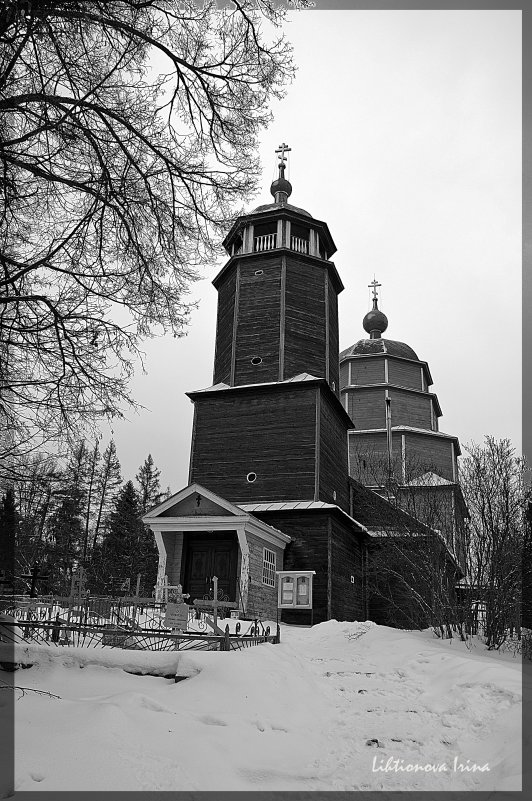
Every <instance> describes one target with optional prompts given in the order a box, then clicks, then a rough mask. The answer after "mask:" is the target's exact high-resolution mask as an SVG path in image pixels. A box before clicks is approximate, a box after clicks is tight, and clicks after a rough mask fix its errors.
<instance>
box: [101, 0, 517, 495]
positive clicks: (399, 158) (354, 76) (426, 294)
mask: <svg viewBox="0 0 532 801" xmlns="http://www.w3.org/2000/svg"><path fill="white" fill-rule="evenodd" d="M290 19H291V21H290V23H289V25H288V26H287V29H286V31H287V35H288V37H289V39H290V40H291V42H292V43H293V45H294V48H295V61H296V63H297V65H298V67H299V70H298V74H297V77H296V79H295V81H294V83H293V84H292V86H291V87H290V88H289V91H288V95H287V97H286V98H285V99H284V100H283V101H282V102H280V103H275V104H274V106H273V111H274V115H275V120H274V122H273V123H272V125H271V126H270V128H269V129H268V130H267V131H266V132H264V133H263V135H262V137H261V151H260V152H261V157H262V163H263V176H264V178H263V191H262V193H261V194H260V195H258V196H257V199H256V201H255V202H253V203H252V204H251V205H250V208H253V207H254V206H257V205H259V204H260V203H268V202H271V196H270V194H269V187H270V183H271V180H272V176H273V171H274V168H275V163H276V160H275V154H274V151H275V149H276V147H277V146H278V145H279V144H280V143H281V142H287V143H288V144H289V145H290V147H291V148H292V152H291V154H290V180H291V182H292V185H293V193H292V196H291V198H290V202H292V203H293V204H294V205H296V206H300V207H302V208H304V209H306V210H307V211H309V212H310V213H311V214H312V215H313V216H314V217H316V218H318V219H320V220H324V221H326V222H327V224H328V225H329V228H330V231H331V234H332V236H333V239H334V240H335V243H336V246H337V249H338V250H337V253H336V254H335V255H334V257H333V261H334V263H335V264H336V267H337V269H338V271H339V273H340V276H341V278H342V281H343V283H344V285H345V290H344V292H343V293H342V294H341V295H340V299H339V304H340V305H339V311H340V348H341V349H342V350H343V349H344V348H346V347H348V346H349V345H351V344H353V343H354V342H356V341H357V340H358V339H360V338H361V337H363V336H365V333H364V331H363V329H362V318H363V316H364V314H365V313H366V312H367V311H368V309H369V308H370V306H371V304H370V296H369V289H368V287H367V285H368V284H369V282H370V281H371V280H372V279H373V275H374V274H375V275H376V277H377V279H378V281H379V282H380V283H381V284H382V289H381V290H380V291H381V302H380V308H381V309H382V310H383V311H384V312H385V313H386V315H387V317H388V320H389V326H388V330H387V331H386V334H385V336H386V337H388V338H390V339H396V340H400V341H402V342H406V343H408V345H410V346H411V347H412V348H413V349H414V350H415V351H416V353H417V355H418V357H419V358H420V359H422V360H425V361H427V362H428V364H429V367H430V370H431V373H432V378H433V380H434V385H433V387H432V391H433V392H435V393H436V394H437V395H438V399H439V401H440V405H441V407H442V411H443V416H442V418H440V421H439V423H440V430H441V431H444V432H446V433H449V434H453V435H455V436H458V438H459V439H460V441H461V442H462V444H466V443H467V442H470V441H472V440H473V441H478V442H480V441H481V440H482V439H483V437H484V435H485V434H492V435H494V436H496V437H508V438H509V439H511V441H512V442H513V444H514V445H515V446H516V447H517V448H520V446H521V13H520V12H519V11H464V10H460V11H437V10H431V11H401V10H397V11H357V10H351V11H311V12H303V13H299V14H292V15H291V17H290ZM223 263H224V261H223V260H221V261H220V263H219V264H211V265H205V269H204V279H203V280H202V281H200V282H198V283H196V284H195V285H194V286H193V289H192V294H191V298H193V299H197V300H198V301H199V308H198V310H197V311H196V312H195V313H193V315H192V320H191V324H190V328H189V333H188V335H187V337H185V338H183V339H180V340H175V339H172V338H164V339H155V340H152V341H151V342H148V343H146V346H145V351H146V353H147V359H146V367H147V371H148V373H147V375H142V374H139V375H138V377H137V378H136V379H135V381H134V383H133V394H134V396H135V397H136V398H137V400H138V401H139V402H140V403H142V404H143V405H144V406H145V407H147V410H146V411H144V412H142V413H140V414H139V415H135V414H130V415H129V421H122V422H120V423H118V424H116V426H115V428H114V432H113V434H114V438H115V441H116V444H117V448H118V455H119V457H120V460H121V462H122V468H123V475H124V477H125V478H129V477H133V476H134V474H135V472H136V470H137V468H138V466H139V464H140V463H141V462H142V461H143V460H144V459H145V457H146V456H147V454H148V453H151V454H152V456H153V458H154V460H155V463H156V465H157V466H158V467H159V468H160V469H161V472H162V483H163V485H164V486H165V487H166V486H167V485H169V486H170V487H171V489H172V491H174V492H175V491H177V490H179V489H181V488H182V487H183V486H185V485H186V484H187V481H188V463H189V454H190V436H191V427H192V411H193V407H192V403H191V402H190V401H189V400H188V398H186V397H185V395H184V393H185V392H186V391H190V390H194V389H200V388H203V387H207V386H210V385H211V383H212V368H213V359H214V338H215V325H216V302H217V293H216V290H215V289H214V287H213V286H212V285H211V281H212V279H213V278H214V276H215V275H216V273H217V272H218V271H219V269H220V268H221V267H222V265H223ZM109 436H110V435H109V434H106V435H104V440H105V439H106V438H107V439H108V438H109Z"/></svg>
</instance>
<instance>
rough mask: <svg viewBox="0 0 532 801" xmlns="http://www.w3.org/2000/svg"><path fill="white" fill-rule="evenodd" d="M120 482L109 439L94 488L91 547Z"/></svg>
mask: <svg viewBox="0 0 532 801" xmlns="http://www.w3.org/2000/svg"><path fill="white" fill-rule="evenodd" d="M121 483H122V475H121V468H120V461H119V459H118V456H117V454H116V445H115V443H114V440H111V442H110V443H109V445H108V446H107V448H106V449H105V451H104V453H103V456H102V463H101V466H100V468H99V470H98V475H97V480H96V488H95V496H94V497H95V522H94V529H93V539H92V547H93V549H94V548H95V547H96V544H97V542H98V539H99V537H100V535H101V532H102V528H103V526H104V525H105V521H106V519H107V517H108V515H109V514H110V512H111V510H112V509H113V507H114V504H115V502H116V498H117V494H118V490H119V488H120V485H121Z"/></svg>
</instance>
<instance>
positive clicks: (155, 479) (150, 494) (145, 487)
mask: <svg viewBox="0 0 532 801" xmlns="http://www.w3.org/2000/svg"><path fill="white" fill-rule="evenodd" d="M160 475H161V471H160V470H158V469H157V468H156V467H155V464H154V462H153V457H152V455H151V453H149V454H148V458H147V459H146V460H145V461H144V464H142V465H141V466H140V467H139V471H138V473H137V475H136V476H135V478H136V479H137V482H138V485H139V498H140V508H141V511H142V514H145V512H147V511H148V509H150V508H151V507H152V506H156V505H157V504H158V503H160V501H161V500H162V499H163V498H164V497H165V493H164V492H161V484H160Z"/></svg>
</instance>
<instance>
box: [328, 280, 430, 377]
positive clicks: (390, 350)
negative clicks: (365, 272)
mask: <svg viewBox="0 0 532 801" xmlns="http://www.w3.org/2000/svg"><path fill="white" fill-rule="evenodd" d="M369 286H370V287H372V288H373V308H372V309H371V311H369V312H368V313H367V314H366V316H365V317H364V319H363V321H362V325H363V326H364V330H365V331H367V332H368V334H369V336H370V338H369V339H359V340H358V342H355V344H354V345H351V347H350V348H347V349H346V350H344V351H343V352H342V353H341V354H340V361H343V359H346V358H348V357H349V356H372V355H373V354H377V353H387V354H388V355H390V356H400V357H401V358H403V359H415V361H418V357H417V355H416V353H415V352H414V351H413V350H412V348H411V347H410V346H409V345H405V343H404V342H397V341H396V340H394V339H383V338H382V334H383V333H384V332H385V331H386V329H387V328H388V318H387V317H386V315H385V314H384V312H381V310H380V309H379V306H378V297H377V287H379V286H380V284H379V283H378V282H377V281H376V280H375V278H374V279H373V281H372V282H371V284H370V285H369Z"/></svg>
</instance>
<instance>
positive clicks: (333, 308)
mask: <svg viewBox="0 0 532 801" xmlns="http://www.w3.org/2000/svg"><path fill="white" fill-rule="evenodd" d="M324 277H325V281H326V282H327V284H328V286H327V295H328V300H329V320H328V323H329V326H328V330H329V385H330V386H331V389H332V390H333V392H334V393H335V394H336V396H337V397H338V398H339V397H340V361H339V353H340V351H339V331H338V295H337V294H336V291H335V289H334V286H333V282H332V281H331V278H330V275H329V273H328V272H325V271H324Z"/></svg>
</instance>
